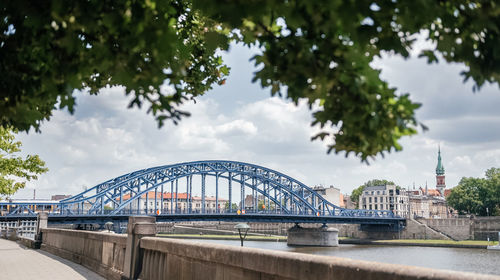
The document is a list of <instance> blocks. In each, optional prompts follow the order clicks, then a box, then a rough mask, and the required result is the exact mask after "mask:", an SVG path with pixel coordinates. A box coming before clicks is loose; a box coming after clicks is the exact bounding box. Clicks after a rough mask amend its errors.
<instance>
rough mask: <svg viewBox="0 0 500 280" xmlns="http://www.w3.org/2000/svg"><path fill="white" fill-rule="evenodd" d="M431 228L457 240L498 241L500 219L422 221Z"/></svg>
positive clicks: (474, 218) (478, 218)
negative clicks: (488, 239)
mask: <svg viewBox="0 0 500 280" xmlns="http://www.w3.org/2000/svg"><path fill="white" fill-rule="evenodd" d="M419 221H420V222H422V223H425V224H426V225H428V226H429V227H431V228H433V229H436V230H438V231H441V232H443V233H445V234H447V235H449V236H451V237H453V238H454V239H457V240H466V239H473V240H486V239H487V238H488V237H489V238H490V240H498V232H500V217H471V218H449V219H421V220H419Z"/></svg>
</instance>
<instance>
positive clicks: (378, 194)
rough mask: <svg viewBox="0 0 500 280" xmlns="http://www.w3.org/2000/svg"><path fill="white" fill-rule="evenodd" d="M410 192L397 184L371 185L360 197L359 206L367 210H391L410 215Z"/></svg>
mask: <svg viewBox="0 0 500 280" xmlns="http://www.w3.org/2000/svg"><path fill="white" fill-rule="evenodd" d="M408 202H409V199H408V194H407V192H406V191H404V190H400V189H399V188H397V187H396V186H395V185H386V186H370V187H366V188H365V189H364V190H363V193H362V194H361V195H360V197H359V204H358V205H359V208H360V209H366V210H389V211H392V212H393V213H394V214H396V215H398V216H400V217H408V213H409V209H408V207H409V203H408Z"/></svg>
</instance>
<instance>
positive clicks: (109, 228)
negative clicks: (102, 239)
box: [104, 222, 113, 232]
mask: <svg viewBox="0 0 500 280" xmlns="http://www.w3.org/2000/svg"><path fill="white" fill-rule="evenodd" d="M104 226H105V227H106V229H107V230H108V232H111V229H113V223H112V222H106V223H105V224H104Z"/></svg>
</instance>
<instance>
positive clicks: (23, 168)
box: [0, 126, 48, 197]
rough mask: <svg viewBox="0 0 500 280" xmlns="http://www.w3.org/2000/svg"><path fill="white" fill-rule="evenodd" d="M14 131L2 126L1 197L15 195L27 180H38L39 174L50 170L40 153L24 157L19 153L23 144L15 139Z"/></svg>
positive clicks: (0, 140)
mask: <svg viewBox="0 0 500 280" xmlns="http://www.w3.org/2000/svg"><path fill="white" fill-rule="evenodd" d="M13 132H15V131H12V130H11V129H8V128H4V127H2V126H0V197H1V196H4V195H5V196H10V195H13V194H14V193H15V192H16V191H17V190H19V189H22V188H24V186H25V185H26V182H27V181H31V180H36V179H37V175H38V174H41V173H44V172H47V171H48V169H47V168H46V167H45V162H43V161H42V160H41V159H40V158H39V157H38V155H27V156H26V157H25V158H24V159H23V158H22V157H20V156H18V155H17V153H19V152H20V151H21V145H22V144H21V142H19V141H15V136H14V133H13Z"/></svg>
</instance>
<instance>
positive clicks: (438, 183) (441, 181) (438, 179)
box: [436, 147, 446, 196]
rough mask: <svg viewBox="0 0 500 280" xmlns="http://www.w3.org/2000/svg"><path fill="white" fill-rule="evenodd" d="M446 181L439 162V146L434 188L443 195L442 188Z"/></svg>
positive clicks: (444, 186) (442, 167)
mask: <svg viewBox="0 0 500 280" xmlns="http://www.w3.org/2000/svg"><path fill="white" fill-rule="evenodd" d="M445 188H446V183H445V182H444V165H443V164H442V163H441V147H439V148H438V164H437V166H436V189H437V190H438V191H439V192H440V193H441V196H444V189H445Z"/></svg>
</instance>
